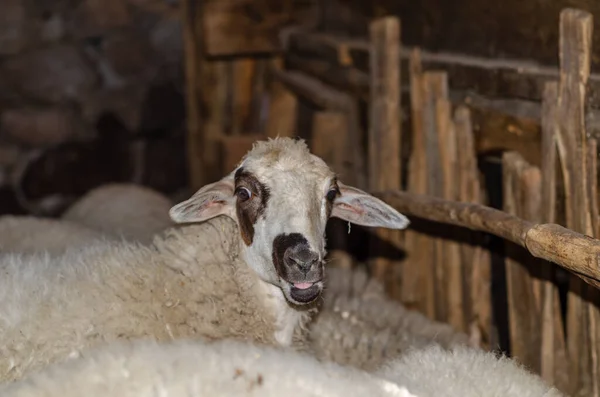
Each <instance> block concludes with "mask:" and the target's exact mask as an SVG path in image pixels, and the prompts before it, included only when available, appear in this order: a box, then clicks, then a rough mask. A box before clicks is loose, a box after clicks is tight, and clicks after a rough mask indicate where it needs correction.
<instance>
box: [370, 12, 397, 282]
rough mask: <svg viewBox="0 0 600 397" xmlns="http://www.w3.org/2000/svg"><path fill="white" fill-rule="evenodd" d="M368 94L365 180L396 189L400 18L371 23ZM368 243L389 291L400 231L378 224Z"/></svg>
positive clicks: (374, 269) (373, 263)
mask: <svg viewBox="0 0 600 397" xmlns="http://www.w3.org/2000/svg"><path fill="white" fill-rule="evenodd" d="M370 39H371V43H372V45H373V52H372V54H371V84H370V86H371V94H370V101H369V105H370V109H369V134H368V137H369V139H368V142H369V143H368V153H369V157H368V158H369V164H368V172H369V177H368V183H369V188H370V189H371V190H384V189H399V188H400V187H401V180H400V179H401V169H400V156H401V147H400V144H401V142H400V138H401V135H400V57H399V51H400V21H399V20H398V19H397V18H382V19H378V20H375V21H373V22H372V23H371V27H370ZM373 237H374V238H373V239H371V243H370V253H371V254H372V255H373V254H374V255H375V256H372V259H371V260H370V263H369V266H370V268H371V271H372V273H371V274H372V275H373V276H374V277H375V278H377V279H379V280H380V281H381V282H382V283H384V284H385V285H386V286H388V290H389V291H390V292H391V291H392V290H393V289H394V288H397V286H398V283H397V282H396V280H395V279H396V277H394V274H399V272H400V270H399V267H400V264H401V263H400V262H399V261H398V260H397V259H395V258H394V257H393V256H394V255H395V256H397V257H398V256H400V247H401V246H402V233H401V232H398V231H394V230H389V229H383V228H379V229H377V230H375V231H374V233H373ZM384 241H385V242H388V243H391V244H392V245H393V246H394V248H397V249H398V252H395V253H394V252H393V251H392V252H390V256H392V257H391V258H389V257H384V256H382V255H383V254H384V251H383V244H382V242H384Z"/></svg>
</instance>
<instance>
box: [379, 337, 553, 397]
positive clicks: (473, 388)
mask: <svg viewBox="0 0 600 397" xmlns="http://www.w3.org/2000/svg"><path fill="white" fill-rule="evenodd" d="M376 374H377V375H378V376H381V377H382V378H384V379H387V380H389V381H392V382H395V383H398V384H402V385H403V386H406V387H407V388H408V390H409V391H410V392H411V393H414V394H417V395H418V396H419V397H437V396H444V397H562V396H564V395H563V394H562V393H560V392H559V391H558V390H557V389H555V388H552V387H551V386H549V385H547V384H546V383H544V381H543V380H542V378H541V377H540V376H538V375H536V374H533V373H531V372H529V371H528V370H527V369H526V368H524V367H522V366H521V365H519V364H518V363H517V362H516V361H514V360H511V359H509V358H507V357H504V356H502V357H500V358H498V357H496V355H495V354H494V353H492V352H486V351H483V350H479V349H473V348H469V347H465V346H456V347H453V348H452V349H451V350H450V351H449V350H445V349H443V348H442V347H440V346H437V345H432V346H429V347H427V348H424V349H414V350H412V351H410V352H407V353H405V354H403V355H402V356H401V357H400V358H398V359H396V360H394V361H392V362H390V363H388V364H386V365H385V366H383V367H382V368H381V369H379V371H377V372H376Z"/></svg>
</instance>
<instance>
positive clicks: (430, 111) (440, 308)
mask: <svg viewBox="0 0 600 397" xmlns="http://www.w3.org/2000/svg"><path fill="white" fill-rule="evenodd" d="M423 87H424V90H423V102H424V104H425V106H424V109H425V113H424V120H423V126H424V129H423V130H424V132H425V136H424V138H425V155H426V161H427V193H428V194H431V195H434V196H436V197H443V195H444V190H443V187H444V180H443V178H444V177H443V172H444V170H443V166H442V163H441V160H440V149H441V147H440V146H441V144H440V141H439V137H438V130H439V129H440V128H443V127H442V126H440V125H439V120H438V117H437V112H438V110H437V105H438V102H439V101H441V100H443V99H444V98H446V97H447V96H448V80H447V75H446V74H445V73H443V72H437V71H436V72H434V71H428V72H425V73H423ZM432 239H433V250H432V252H431V254H432V258H431V262H430V263H429V268H430V269H431V274H432V275H433V276H434V291H435V319H436V320H438V321H447V320H448V311H447V306H446V304H447V302H446V300H447V296H448V285H447V280H446V277H447V272H446V270H447V269H446V267H445V266H439V263H443V262H444V261H445V255H444V253H443V250H442V244H441V242H440V241H439V240H438V239H436V238H432Z"/></svg>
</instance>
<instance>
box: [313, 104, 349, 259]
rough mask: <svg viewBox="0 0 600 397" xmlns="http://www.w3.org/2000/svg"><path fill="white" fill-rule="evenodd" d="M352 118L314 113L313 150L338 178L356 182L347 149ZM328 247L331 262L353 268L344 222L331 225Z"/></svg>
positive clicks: (322, 112)
mask: <svg viewBox="0 0 600 397" xmlns="http://www.w3.org/2000/svg"><path fill="white" fill-rule="evenodd" d="M349 121H350V120H349V117H348V114H347V113H344V112H335V111H318V112H315V113H314V115H313V130H312V139H311V151H312V152H313V153H315V154H316V155H317V156H319V157H321V158H322V159H323V160H324V161H325V162H326V163H327V164H329V166H330V167H331V168H332V169H333V170H334V171H335V173H336V174H337V175H338V176H339V178H340V179H341V180H343V181H347V183H349V184H353V183H354V181H353V177H352V175H351V173H352V167H348V165H349V164H352V162H351V159H349V158H348V157H349V155H350V154H351V153H352V152H351V151H349V150H348V146H349V145H350V144H351V143H350V141H349V139H348V137H349ZM327 229H328V238H327V246H328V251H329V257H330V258H331V262H329V263H331V264H332V265H335V266H339V267H343V268H351V267H352V266H353V262H354V260H353V258H352V256H351V255H350V254H349V253H348V248H349V247H348V238H347V235H348V233H347V227H346V225H345V224H344V223H343V222H336V220H334V219H332V220H330V221H329V224H328V228H327Z"/></svg>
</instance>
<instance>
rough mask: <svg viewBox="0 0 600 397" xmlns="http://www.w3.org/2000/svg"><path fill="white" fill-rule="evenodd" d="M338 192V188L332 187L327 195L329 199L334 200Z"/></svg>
mask: <svg viewBox="0 0 600 397" xmlns="http://www.w3.org/2000/svg"><path fill="white" fill-rule="evenodd" d="M337 194H338V192H337V189H330V190H329V191H328V192H327V196H325V197H326V198H327V201H333V200H335V198H336V197H337Z"/></svg>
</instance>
